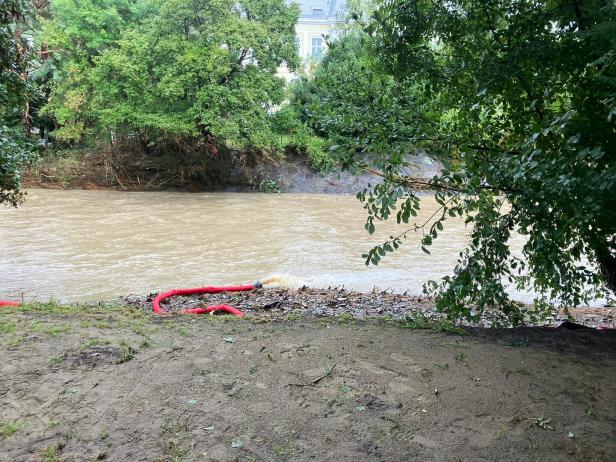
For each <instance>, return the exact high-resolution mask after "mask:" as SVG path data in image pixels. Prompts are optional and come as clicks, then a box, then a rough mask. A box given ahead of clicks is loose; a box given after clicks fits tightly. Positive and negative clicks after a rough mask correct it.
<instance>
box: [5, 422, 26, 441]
mask: <svg viewBox="0 0 616 462" xmlns="http://www.w3.org/2000/svg"><path fill="white" fill-rule="evenodd" d="M22 428H24V423H23V422H21V421H20V420H9V421H6V422H3V423H1V424H0V436H2V437H3V438H8V437H9V436H13V435H14V434H15V433H17V432H18V431H19V430H21V429H22Z"/></svg>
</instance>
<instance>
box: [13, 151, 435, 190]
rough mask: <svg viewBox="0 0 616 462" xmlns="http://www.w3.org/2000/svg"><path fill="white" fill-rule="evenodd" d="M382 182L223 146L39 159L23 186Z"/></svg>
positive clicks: (328, 186) (418, 166) (427, 172)
mask: <svg viewBox="0 0 616 462" xmlns="http://www.w3.org/2000/svg"><path fill="white" fill-rule="evenodd" d="M409 161H410V162H411V163H412V165H413V172H414V175H416V176H417V177H418V178H430V177H432V176H434V175H435V174H436V173H437V172H438V166H437V165H436V164H434V163H432V162H431V161H430V160H429V159H428V158H427V157H426V156H422V155H417V156H411V157H410V158H409ZM378 181H379V177H378V176H376V175H373V174H371V173H361V172H358V173H355V174H352V173H350V172H346V171H340V170H336V171H334V172H329V173H327V174H324V173H322V172H319V171H317V170H315V169H314V168H313V167H312V166H311V164H310V162H309V161H308V160H307V159H306V158H305V157H300V156H296V155H291V154H289V155H288V156H286V157H285V158H268V157H263V156H261V155H256V154H250V153H244V152H238V151H224V150H221V151H220V152H219V153H218V154H217V155H216V156H212V155H206V154H203V153H192V155H186V154H183V155H180V154H173V153H167V154H162V155H152V154H150V155H144V154H143V153H139V152H126V153H118V152H115V151H114V152H112V151H94V152H88V151H73V152H66V153H64V154H61V155H55V156H54V155H49V156H48V157H47V158H42V159H41V160H39V161H38V162H37V163H36V164H35V165H34V166H32V167H31V169H30V170H29V171H28V172H27V173H26V175H25V176H24V187H27V188H47V189H113V190H122V191H159V190H168V189H179V190H184V191H190V192H197V191H241V192H247V191H264V192H278V191H280V192H291V193H320V194H355V193H357V192H359V191H360V190H362V189H363V188H365V187H366V185H368V183H372V184H375V183H377V182H378Z"/></svg>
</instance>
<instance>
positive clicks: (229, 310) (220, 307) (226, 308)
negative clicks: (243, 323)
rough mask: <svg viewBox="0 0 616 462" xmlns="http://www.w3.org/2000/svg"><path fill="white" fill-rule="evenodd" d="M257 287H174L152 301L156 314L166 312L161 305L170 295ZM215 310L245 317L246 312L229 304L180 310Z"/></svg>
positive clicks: (237, 290) (185, 312)
mask: <svg viewBox="0 0 616 462" xmlns="http://www.w3.org/2000/svg"><path fill="white" fill-rule="evenodd" d="M256 288H257V287H256V286H254V285H247V286H230V287H197V288H196V289H174V290H170V291H169V292H165V293H162V294H158V295H157V296H156V298H154V300H153V301H152V307H153V309H154V313H156V314H166V313H167V311H165V310H163V309H162V308H161V307H160V302H161V301H163V300H164V299H166V298H169V297H175V296H177V295H195V294H217V293H220V292H243V291H248V290H254V289H256ZM214 311H223V312H225V313H229V314H233V315H235V316H237V317H238V318H242V317H244V313H243V312H242V311H240V310H238V309H237V308H233V307H232V306H229V305H213V306H208V307H207V308H188V309H186V310H182V311H179V313H180V314H205V313H212V312H214Z"/></svg>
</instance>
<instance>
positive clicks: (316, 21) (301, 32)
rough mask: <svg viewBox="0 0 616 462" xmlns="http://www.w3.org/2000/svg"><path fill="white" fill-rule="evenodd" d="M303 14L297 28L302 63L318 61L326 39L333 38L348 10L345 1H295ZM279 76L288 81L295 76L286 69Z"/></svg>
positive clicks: (282, 69) (281, 70) (281, 69)
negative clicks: (337, 26)
mask: <svg viewBox="0 0 616 462" xmlns="http://www.w3.org/2000/svg"><path fill="white" fill-rule="evenodd" d="M294 1H295V3H297V4H299V6H300V8H301V12H300V15H299V20H298V21H297V25H296V26H295V32H296V37H295V40H296V42H297V47H298V49H299V55H300V57H301V58H302V62H304V63H307V62H309V61H310V60H312V59H318V58H319V57H320V56H321V55H322V54H323V52H324V51H325V49H326V47H327V45H326V41H325V37H328V36H329V37H331V36H332V34H333V33H334V30H335V28H336V25H337V24H338V23H339V22H340V21H341V20H342V19H343V15H344V13H345V10H346V1H345V0H294ZM278 75H280V76H281V77H284V78H285V79H287V80H291V79H293V77H294V75H293V73H292V72H289V70H288V69H287V68H286V67H282V68H280V69H279V71H278Z"/></svg>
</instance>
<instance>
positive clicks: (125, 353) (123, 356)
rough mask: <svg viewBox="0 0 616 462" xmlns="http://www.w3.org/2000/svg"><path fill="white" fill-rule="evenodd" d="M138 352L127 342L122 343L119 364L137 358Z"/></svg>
mask: <svg viewBox="0 0 616 462" xmlns="http://www.w3.org/2000/svg"><path fill="white" fill-rule="evenodd" d="M135 353H136V351H135V350H134V349H133V348H132V347H131V346H130V345H129V344H128V343H126V342H125V341H122V342H120V357H119V359H118V363H119V364H124V363H127V362H129V361H130V360H131V359H133V358H134V357H135Z"/></svg>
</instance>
